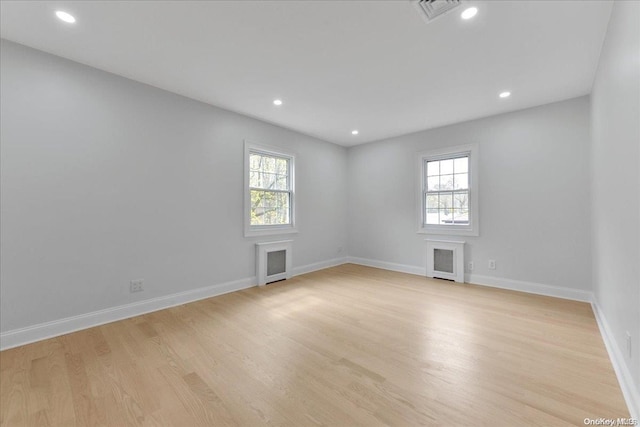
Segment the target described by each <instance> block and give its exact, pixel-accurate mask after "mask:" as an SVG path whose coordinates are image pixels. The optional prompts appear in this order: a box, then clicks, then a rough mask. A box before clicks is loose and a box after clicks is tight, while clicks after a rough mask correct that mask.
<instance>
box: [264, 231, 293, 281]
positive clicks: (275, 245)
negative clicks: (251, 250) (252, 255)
mask: <svg viewBox="0 0 640 427" xmlns="http://www.w3.org/2000/svg"><path fill="white" fill-rule="evenodd" d="M291 247H292V240H281V241H278V242H265V243H256V276H257V277H258V285H259V286H262V285H266V284H267V283H272V282H277V281H279V280H285V279H289V278H290V277H291Z"/></svg>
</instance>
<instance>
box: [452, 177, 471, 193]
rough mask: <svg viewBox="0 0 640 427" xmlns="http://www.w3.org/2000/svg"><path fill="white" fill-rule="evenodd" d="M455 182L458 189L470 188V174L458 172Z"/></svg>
mask: <svg viewBox="0 0 640 427" xmlns="http://www.w3.org/2000/svg"><path fill="white" fill-rule="evenodd" d="M453 182H454V185H453V186H454V188H455V189H456V190H466V189H467V188H469V174H467V173H457V174H455V175H454V176H453Z"/></svg>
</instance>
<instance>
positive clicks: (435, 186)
mask: <svg viewBox="0 0 640 427" xmlns="http://www.w3.org/2000/svg"><path fill="white" fill-rule="evenodd" d="M439 189H440V177H439V176H430V177H429V178H427V191H438V190H439Z"/></svg>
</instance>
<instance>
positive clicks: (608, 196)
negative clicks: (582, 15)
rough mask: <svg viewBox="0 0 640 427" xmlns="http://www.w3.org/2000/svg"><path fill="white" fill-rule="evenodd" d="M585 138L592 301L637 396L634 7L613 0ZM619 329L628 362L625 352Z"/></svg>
mask: <svg viewBox="0 0 640 427" xmlns="http://www.w3.org/2000/svg"><path fill="white" fill-rule="evenodd" d="M592 135H593V147H592V173H593V180H592V182H593V193H592V202H593V215H594V221H593V253H594V263H593V267H594V269H593V280H594V293H595V299H596V302H597V304H598V305H599V307H600V309H601V310H602V313H603V314H604V317H605V318H606V320H607V323H608V324H609V326H610V328H611V332H612V334H613V336H614V338H615V340H616V343H617V345H618V348H619V350H620V353H621V354H622V355H624V359H625V362H626V365H627V367H628V369H629V371H630V373H631V375H632V377H633V381H635V385H636V388H637V390H638V393H640V172H639V171H640V3H638V2H619V1H618V2H615V3H614V6H613V11H612V13H611V20H610V22H609V28H608V31H607V36H606V38H605V42H604V46H603V48H602V53H601V56H600V65H599V68H598V72H597V74H596V80H595V83H594V87H593V93H592ZM626 331H629V332H630V333H631V336H632V342H633V345H632V353H633V357H629V356H628V353H627V350H626V336H625V332H626ZM638 405H640V402H639V403H638Z"/></svg>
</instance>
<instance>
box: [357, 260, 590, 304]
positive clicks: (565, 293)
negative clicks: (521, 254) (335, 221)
mask: <svg viewBox="0 0 640 427" xmlns="http://www.w3.org/2000/svg"><path fill="white" fill-rule="evenodd" d="M347 261H348V262H350V263H352V264H358V265H365V266H367V267H375V268H381V269H383V270H391V271H398V272H401V273H409V274H415V275H418V276H425V275H426V274H427V269H426V267H418V266H414V265H406V264H396V263H392V262H385V261H378V260H375V259H367V258H358V257H348V258H347ZM464 281H465V282H466V283H472V284H474V285H480V286H489V287H492V288H500V289H508V290H512V291H520V292H526V293H529V294H537V295H546V296H550V297H556V298H563V299H570V300H574V301H582V302H591V300H592V293H591V292H589V291H583V290H579V289H571V288H562V287H559V286H551V285H543V284H541V283H533V282H524V281H522V280H512V279H503V278H501V277H491V276H481V275H477V274H465V275H464Z"/></svg>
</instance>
